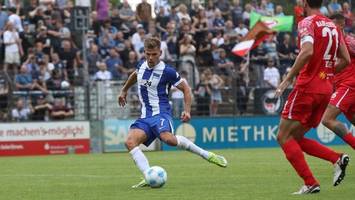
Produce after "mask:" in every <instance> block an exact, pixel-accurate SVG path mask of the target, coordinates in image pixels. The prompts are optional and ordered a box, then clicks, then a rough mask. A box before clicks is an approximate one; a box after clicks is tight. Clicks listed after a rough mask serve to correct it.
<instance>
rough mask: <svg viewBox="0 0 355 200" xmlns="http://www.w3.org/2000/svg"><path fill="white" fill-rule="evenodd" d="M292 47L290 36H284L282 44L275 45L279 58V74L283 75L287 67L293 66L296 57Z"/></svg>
mask: <svg viewBox="0 0 355 200" xmlns="http://www.w3.org/2000/svg"><path fill="white" fill-rule="evenodd" d="M294 48H295V47H294V46H292V43H291V36H290V35H289V34H287V33H286V34H285V35H284V38H283V41H282V43H280V44H278V45H277V52H278V56H279V58H280V65H281V66H280V73H281V74H284V73H285V71H286V68H287V67H290V66H291V65H292V64H293V61H294V59H295V58H296V55H295V54H294V53H293V52H294Z"/></svg>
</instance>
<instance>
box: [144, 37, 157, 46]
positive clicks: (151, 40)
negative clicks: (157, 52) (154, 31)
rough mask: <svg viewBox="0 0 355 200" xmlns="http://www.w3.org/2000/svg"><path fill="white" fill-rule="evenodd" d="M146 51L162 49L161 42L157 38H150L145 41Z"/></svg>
mask: <svg viewBox="0 0 355 200" xmlns="http://www.w3.org/2000/svg"><path fill="white" fill-rule="evenodd" d="M144 48H145V49H155V48H160V40H159V38H157V37H149V38H147V39H145V41H144Z"/></svg>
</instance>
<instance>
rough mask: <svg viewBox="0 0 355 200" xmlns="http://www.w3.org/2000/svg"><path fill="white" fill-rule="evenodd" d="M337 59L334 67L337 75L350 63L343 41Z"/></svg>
mask: <svg viewBox="0 0 355 200" xmlns="http://www.w3.org/2000/svg"><path fill="white" fill-rule="evenodd" d="M338 58H339V59H338V60H337V63H336V65H335V73H339V72H340V71H341V70H343V69H344V68H345V67H346V66H347V65H349V64H350V62H351V60H350V55H349V52H348V49H347V48H346V45H345V42H344V41H342V42H340V47H339V50H338Z"/></svg>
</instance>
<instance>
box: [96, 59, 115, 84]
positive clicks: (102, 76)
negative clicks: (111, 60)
mask: <svg viewBox="0 0 355 200" xmlns="http://www.w3.org/2000/svg"><path fill="white" fill-rule="evenodd" d="M97 66H98V68H99V71H97V72H96V74H95V81H109V80H111V79H112V74H111V72H110V71H108V70H107V66H106V63H104V62H99V63H98V65H97Z"/></svg>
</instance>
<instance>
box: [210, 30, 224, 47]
mask: <svg viewBox="0 0 355 200" xmlns="http://www.w3.org/2000/svg"><path fill="white" fill-rule="evenodd" d="M211 43H212V44H213V45H215V46H216V47H220V46H221V45H223V44H224V37H223V31H217V33H216V36H215V37H214V38H212V41H211Z"/></svg>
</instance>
